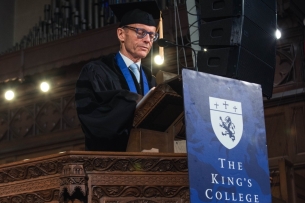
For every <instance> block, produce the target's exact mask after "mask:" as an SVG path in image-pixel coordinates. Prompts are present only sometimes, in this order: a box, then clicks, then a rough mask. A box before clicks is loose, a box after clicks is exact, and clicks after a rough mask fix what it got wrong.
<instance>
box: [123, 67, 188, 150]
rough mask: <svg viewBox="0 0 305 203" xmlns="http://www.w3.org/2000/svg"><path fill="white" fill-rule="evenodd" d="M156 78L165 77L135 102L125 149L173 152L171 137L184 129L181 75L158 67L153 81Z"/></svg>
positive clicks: (172, 138) (173, 137)
mask: <svg viewBox="0 0 305 203" xmlns="http://www.w3.org/2000/svg"><path fill="white" fill-rule="evenodd" d="M160 78H161V80H162V78H164V79H165V80H166V81H164V82H163V83H161V84H159V85H158V86H157V87H156V88H155V89H153V90H151V91H150V92H149V93H148V94H147V95H145V97H144V98H143V99H142V100H141V101H140V102H139V104H138V105H137V108H136V112H135V117H134V121H133V127H134V128H133V129H132V130H131V133H130V137H129V141H128V146H127V151H128V152H141V151H143V150H150V149H152V148H156V149H158V150H159V152H168V153H173V152H174V139H175V137H177V136H178V135H179V134H181V131H183V129H184V125H183V119H184V116H183V115H184V114H183V97H182V78H181V76H180V75H178V76H177V75H173V74H171V73H166V72H162V71H159V72H158V74H157V81H158V80H159V81H160ZM169 78H171V79H169ZM183 132H184V131H183Z"/></svg>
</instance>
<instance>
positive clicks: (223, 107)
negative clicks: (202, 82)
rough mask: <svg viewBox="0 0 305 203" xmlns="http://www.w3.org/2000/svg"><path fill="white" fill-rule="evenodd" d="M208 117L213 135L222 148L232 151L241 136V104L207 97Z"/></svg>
mask: <svg viewBox="0 0 305 203" xmlns="http://www.w3.org/2000/svg"><path fill="white" fill-rule="evenodd" d="M209 102H210V117H211V123H212V127H213V130H214V133H215V135H216V136H217V138H218V140H219V141H220V142H221V144H222V145H223V146H225V147H226V148H228V149H233V148H234V147H236V146H237V144H238V143H239V141H240V139H241V137H242V134H243V115H242V107H241V103H240V102H237V101H231V100H227V99H220V98H215V97H209Z"/></svg>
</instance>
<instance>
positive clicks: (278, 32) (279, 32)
mask: <svg viewBox="0 0 305 203" xmlns="http://www.w3.org/2000/svg"><path fill="white" fill-rule="evenodd" d="M275 37H276V39H280V38H281V37H282V33H281V31H280V30H279V29H276V31H275Z"/></svg>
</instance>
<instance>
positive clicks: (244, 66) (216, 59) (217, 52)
mask: <svg viewBox="0 0 305 203" xmlns="http://www.w3.org/2000/svg"><path fill="white" fill-rule="evenodd" d="M197 58H198V59H197V63H198V71H201V72H205V73H210V74H214V75H220V76H224V77H229V78H237V79H239V80H243V81H248V82H252V83H257V84H260V85H261V86H262V91H263V94H264V96H266V97H267V98H271V96H272V91H273V78H274V67H272V66H270V65H269V64H267V63H266V62H264V61H262V60H261V59H259V58H258V57H256V56H255V55H253V54H252V53H251V52H249V51H248V50H246V49H244V48H243V47H241V46H236V47H227V48H219V49H209V50H208V51H199V52H198V56H197Z"/></svg>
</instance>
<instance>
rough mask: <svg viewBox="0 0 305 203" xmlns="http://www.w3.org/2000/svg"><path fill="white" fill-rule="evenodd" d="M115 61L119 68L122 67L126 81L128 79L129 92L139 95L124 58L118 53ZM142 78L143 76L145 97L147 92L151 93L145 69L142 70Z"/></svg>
mask: <svg viewBox="0 0 305 203" xmlns="http://www.w3.org/2000/svg"><path fill="white" fill-rule="evenodd" d="M115 60H116V62H117V64H118V66H119V67H120V69H121V71H122V73H123V75H124V77H125V79H126V82H127V84H128V87H129V90H130V91H131V92H134V93H137V94H138V91H137V88H136V86H135V84H134V80H133V79H132V76H131V73H130V71H129V69H128V67H127V66H126V64H125V62H124V60H123V58H122V56H121V54H120V53H117V54H116V55H115ZM141 76H142V81H143V89H144V95H145V94H147V92H148V91H149V86H148V82H147V79H146V75H145V73H144V71H143V69H142V68H141Z"/></svg>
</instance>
